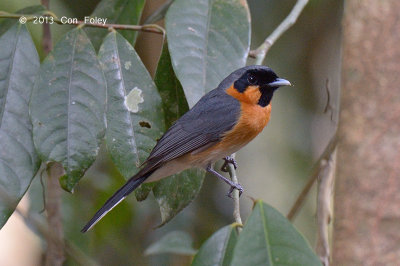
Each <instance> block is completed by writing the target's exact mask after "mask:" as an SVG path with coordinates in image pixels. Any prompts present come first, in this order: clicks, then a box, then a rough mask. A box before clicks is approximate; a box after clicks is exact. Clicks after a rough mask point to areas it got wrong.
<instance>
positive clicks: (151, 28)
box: [0, 11, 165, 35]
mask: <svg viewBox="0 0 400 266" xmlns="http://www.w3.org/2000/svg"><path fill="white" fill-rule="evenodd" d="M43 15H44V16H48V17H51V18H52V19H53V21H54V23H57V24H59V25H77V26H85V27H95V28H104V29H110V28H113V29H116V30H133V31H142V32H151V33H157V34H162V35H165V30H164V28H163V27H161V26H158V25H156V24H146V25H127V24H99V23H85V22H84V21H82V20H77V21H73V22H71V23H64V22H62V21H61V20H60V19H58V18H57V16H56V15H54V13H52V12H50V11H46V12H45V13H44V14H43ZM21 17H25V18H26V22H30V21H32V20H34V19H35V17H38V15H20V14H12V13H8V12H4V11H0V18H11V19H20V18H21Z"/></svg>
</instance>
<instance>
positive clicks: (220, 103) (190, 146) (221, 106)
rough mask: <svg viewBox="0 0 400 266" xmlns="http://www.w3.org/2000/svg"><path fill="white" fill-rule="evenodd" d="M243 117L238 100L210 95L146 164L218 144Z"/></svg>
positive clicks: (168, 134)
mask: <svg viewBox="0 0 400 266" xmlns="http://www.w3.org/2000/svg"><path fill="white" fill-rule="evenodd" d="M239 115H240V103H239V102H238V101H237V100H236V99H235V98H233V97H231V96H230V95H228V94H226V93H225V91H224V90H222V89H216V90H213V91H211V92H209V93H208V94H206V95H205V96H204V97H203V98H201V99H200V101H199V102H198V103H197V104H196V105H195V106H194V107H193V108H192V109H191V110H189V111H188V112H187V113H186V114H184V115H183V116H182V117H181V118H180V119H178V120H177V121H176V122H175V124H173V125H172V126H171V127H170V128H169V129H168V131H167V132H166V133H165V134H164V135H163V136H162V137H161V139H160V140H159V141H158V143H157V145H156V146H155V147H154V149H153V151H152V152H151V153H150V156H149V158H148V159H147V161H146V164H147V166H148V167H149V166H150V165H149V164H151V165H152V166H156V165H159V164H161V163H164V162H167V161H170V160H173V159H175V158H178V157H180V156H182V155H184V154H186V153H188V152H191V151H194V150H196V149H199V148H201V147H203V146H205V145H208V144H210V143H213V142H218V141H219V140H220V139H221V137H222V134H223V133H225V132H226V131H229V130H230V129H232V128H233V126H234V125H235V124H236V122H237V120H238V117H239ZM148 167H146V168H148ZM150 168H153V167H150Z"/></svg>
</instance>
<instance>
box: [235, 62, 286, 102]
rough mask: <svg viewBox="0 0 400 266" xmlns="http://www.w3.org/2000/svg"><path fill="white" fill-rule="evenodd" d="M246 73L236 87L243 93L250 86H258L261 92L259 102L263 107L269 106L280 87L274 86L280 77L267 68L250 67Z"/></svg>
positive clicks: (238, 80) (236, 83)
mask: <svg viewBox="0 0 400 266" xmlns="http://www.w3.org/2000/svg"><path fill="white" fill-rule="evenodd" d="M246 68H247V69H246V71H245V72H244V73H243V74H242V76H241V77H240V78H239V79H237V80H236V81H235V83H234V87H235V88H236V89H237V90H238V91H239V92H241V93H243V92H245V91H246V89H247V87H249V86H257V87H259V90H260V92H261V97H260V100H259V102H258V104H259V105H261V106H262V107H265V106H267V105H268V104H269V103H270V102H271V99H272V95H273V94H274V91H275V90H276V89H277V88H278V87H279V86H280V85H278V86H276V85H275V84H273V83H274V82H276V81H277V80H279V78H278V76H277V75H276V74H275V72H274V71H272V70H271V69H270V68H268V67H265V66H249V67H246Z"/></svg>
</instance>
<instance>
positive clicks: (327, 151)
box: [286, 133, 338, 221]
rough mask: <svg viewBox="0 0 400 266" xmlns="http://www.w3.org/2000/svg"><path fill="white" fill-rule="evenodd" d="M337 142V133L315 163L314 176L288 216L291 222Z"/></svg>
mask: <svg viewBox="0 0 400 266" xmlns="http://www.w3.org/2000/svg"><path fill="white" fill-rule="evenodd" d="M337 142H338V138H337V134H336V133H335V135H334V136H333V137H332V139H331V140H330V141H329V143H328V145H327V146H326V148H325V150H324V152H323V153H322V155H321V156H320V157H319V159H318V161H317V162H316V163H315V166H314V167H313V169H314V170H313V174H312V175H311V177H310V179H309V180H308V182H307V183H306V185H305V186H304V188H303V190H302V191H301V192H300V194H299V196H298V197H297V199H296V201H295V203H294V204H293V206H292V208H291V209H290V211H289V213H288V215H287V216H286V217H287V218H288V219H289V220H291V221H293V219H294V217H295V216H296V214H297V212H298V210H299V209H300V207H301V206H302V204H303V202H304V200H305V199H306V197H307V194H308V192H309V191H310V189H311V187H312V186H313V184H314V182H315V180H317V178H318V176H319V175H320V173H321V170H322V169H323V167H322V163H323V161H324V160H325V161H327V160H329V158H330V156H331V154H332V153H333V151H334V150H335V149H336V145H337Z"/></svg>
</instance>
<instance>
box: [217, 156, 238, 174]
mask: <svg viewBox="0 0 400 266" xmlns="http://www.w3.org/2000/svg"><path fill="white" fill-rule="evenodd" d="M228 164H232V165H233V167H235V169H236V168H237V162H236V160H235V158H233V156H232V155H230V156H226V157H225V158H224V164H223V165H222V167H221V171H222V172H226V173H227V172H229V170H228Z"/></svg>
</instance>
